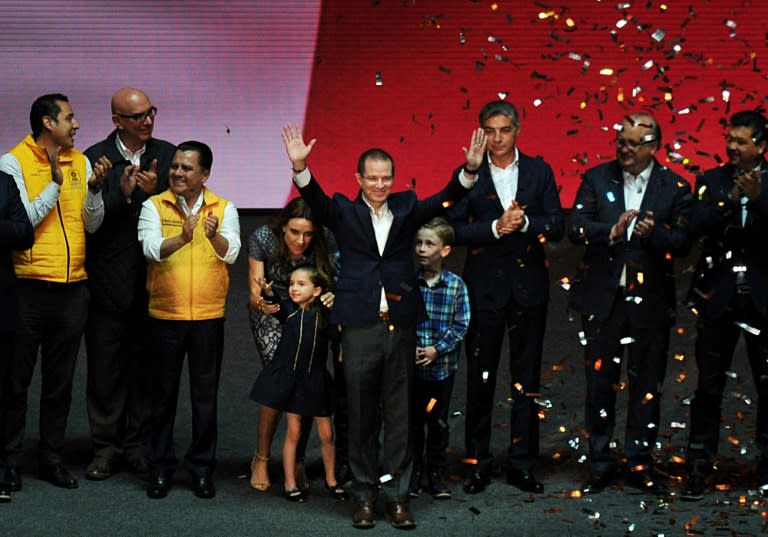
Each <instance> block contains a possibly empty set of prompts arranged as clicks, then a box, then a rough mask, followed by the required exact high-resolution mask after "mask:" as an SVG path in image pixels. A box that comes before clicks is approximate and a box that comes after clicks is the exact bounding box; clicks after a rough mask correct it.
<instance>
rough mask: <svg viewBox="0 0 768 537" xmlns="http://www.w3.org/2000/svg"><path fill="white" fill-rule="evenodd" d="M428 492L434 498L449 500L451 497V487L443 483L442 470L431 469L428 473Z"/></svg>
mask: <svg viewBox="0 0 768 537" xmlns="http://www.w3.org/2000/svg"><path fill="white" fill-rule="evenodd" d="M429 492H430V494H432V497H433V498H434V499H436V500H449V499H450V498H451V489H449V488H448V486H447V485H446V484H445V478H444V477H443V472H442V471H440V470H433V471H432V472H430V473H429Z"/></svg>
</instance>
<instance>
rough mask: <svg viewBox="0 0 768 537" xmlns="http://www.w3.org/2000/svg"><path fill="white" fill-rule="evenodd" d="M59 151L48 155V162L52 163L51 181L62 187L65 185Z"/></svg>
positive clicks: (57, 149)
mask: <svg viewBox="0 0 768 537" xmlns="http://www.w3.org/2000/svg"><path fill="white" fill-rule="evenodd" d="M59 150H60V148H58V147H57V148H56V149H55V150H54V151H53V152H52V153H48V160H49V161H50V163H51V181H53V182H54V183H56V184H57V185H59V186H61V185H62V184H63V183H64V174H62V173H61V166H59Z"/></svg>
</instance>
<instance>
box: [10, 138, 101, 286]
mask: <svg viewBox="0 0 768 537" xmlns="http://www.w3.org/2000/svg"><path fill="white" fill-rule="evenodd" d="M11 154H12V155H13V156H14V157H16V160H18V161H19V164H20V165H21V172H22V174H23V175H24V185H25V186H26V188H27V195H28V196H29V200H30V201H31V200H33V199H35V197H37V196H38V194H40V192H42V191H43V189H44V188H45V187H46V186H47V185H48V183H50V182H51V164H50V161H49V159H48V154H47V153H46V151H45V148H43V147H40V146H39V145H37V144H36V143H35V140H34V139H33V138H32V135H31V134H29V135H28V136H27V137H26V138H24V139H23V140H22V141H21V142H20V143H19V145H17V146H16V147H14V148H13V149H11ZM85 162H86V161H85V155H83V154H82V153H81V152H80V151H78V150H77V149H75V148H74V147H72V148H70V149H67V150H66V151H64V152H62V153H61V154H60V155H59V166H60V167H61V172H62V174H63V175H64V182H63V183H62V185H61V192H60V194H59V200H58V201H57V202H56V205H54V206H53V208H52V209H51V212H50V213H48V216H46V217H45V218H44V219H43V221H42V222H40V224H38V226H37V227H36V228H35V244H34V245H33V246H32V248H30V249H29V250H24V251H22V252H14V253H13V264H14V267H15V268H16V276H18V277H19V278H31V279H35V280H45V281H49V282H62V283H68V282H78V281H82V280H85V279H87V277H88V276H87V275H86V273H85V224H84V223H83V205H84V204H85V196H86V194H87V193H88V184H87V181H88V178H87V177H86V164H85Z"/></svg>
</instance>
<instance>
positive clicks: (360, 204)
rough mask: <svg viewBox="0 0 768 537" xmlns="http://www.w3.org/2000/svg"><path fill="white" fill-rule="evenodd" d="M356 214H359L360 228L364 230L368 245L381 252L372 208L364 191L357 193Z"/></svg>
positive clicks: (377, 252)
mask: <svg viewBox="0 0 768 537" xmlns="http://www.w3.org/2000/svg"><path fill="white" fill-rule="evenodd" d="M354 207H355V215H356V216H357V219H358V222H359V223H360V227H359V228H358V229H362V230H363V235H364V236H365V239H366V240H367V241H368V247H369V248H371V249H373V251H374V252H376V255H378V254H379V246H378V245H377V244H376V232H375V231H374V230H373V220H372V218H371V209H370V207H368V205H367V204H366V203H365V202H364V201H363V195H362V193H359V194H358V195H357V199H356V200H355V203H354Z"/></svg>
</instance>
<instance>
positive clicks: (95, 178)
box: [88, 155, 112, 188]
mask: <svg viewBox="0 0 768 537" xmlns="http://www.w3.org/2000/svg"><path fill="white" fill-rule="evenodd" d="M111 169H112V162H111V161H110V160H109V159H108V158H107V157H106V156H105V155H102V156H100V157H99V160H97V161H96V163H95V164H94V165H93V173H92V174H91V179H90V181H88V186H89V187H91V188H93V187H98V186H100V185H102V184H104V179H106V178H107V174H108V173H109V170H111Z"/></svg>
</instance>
